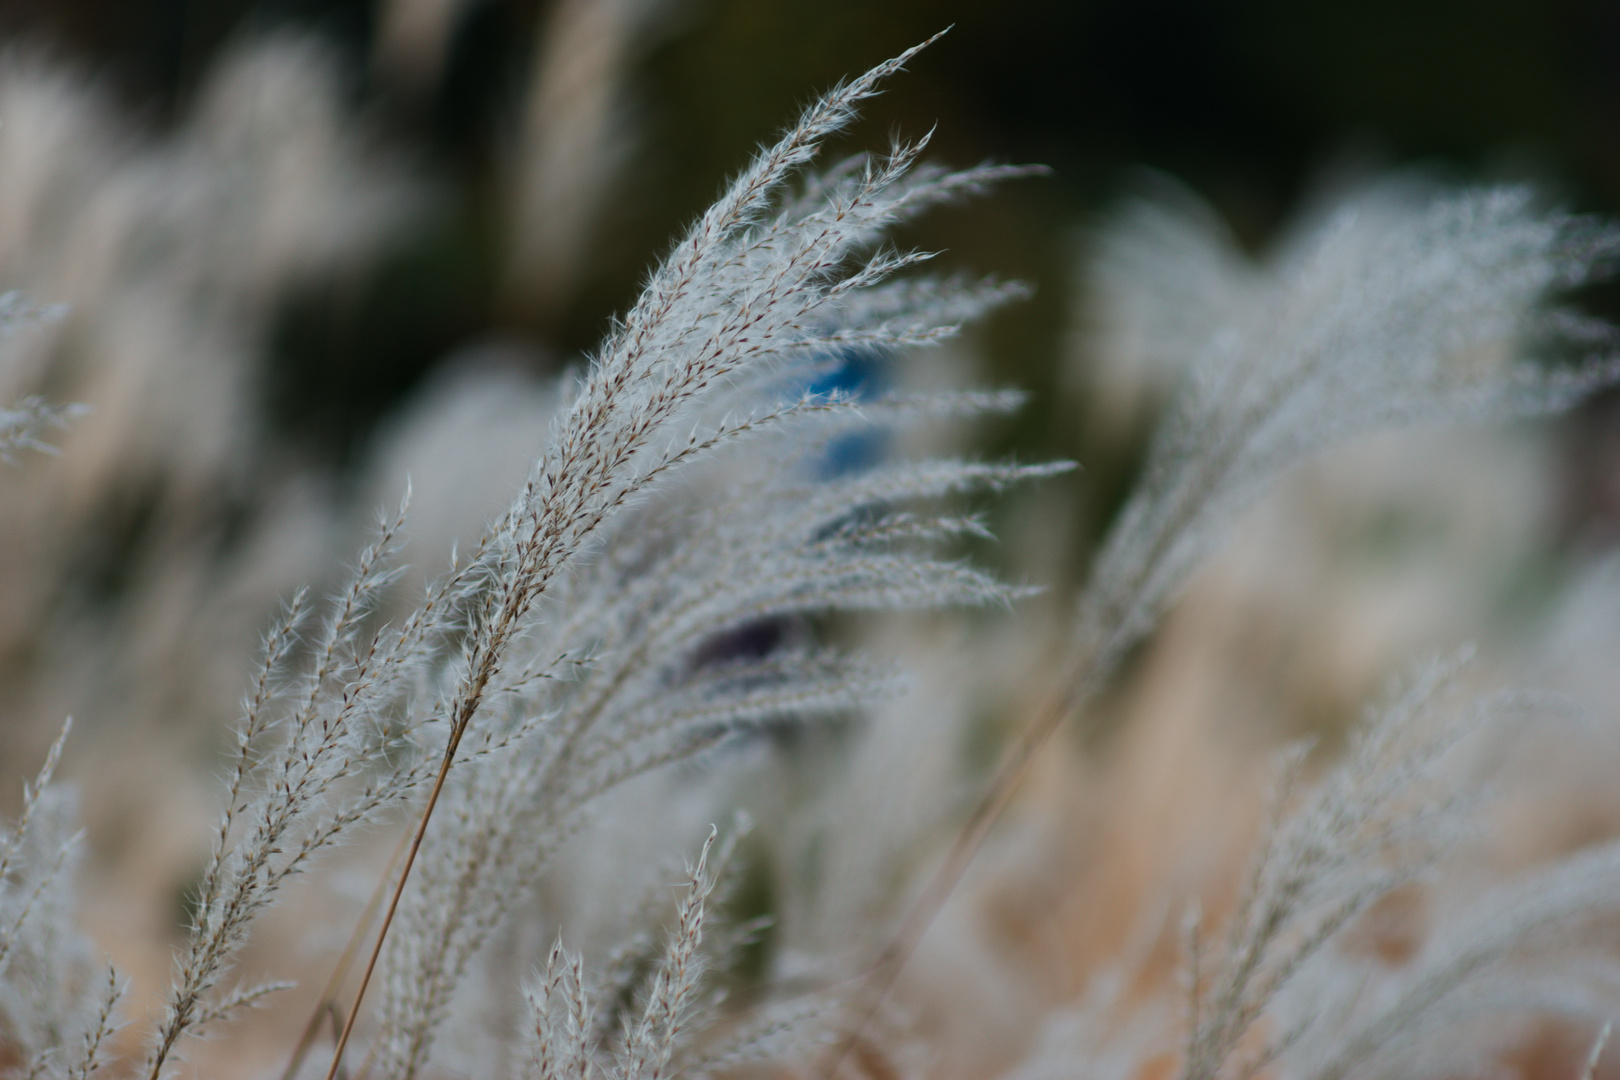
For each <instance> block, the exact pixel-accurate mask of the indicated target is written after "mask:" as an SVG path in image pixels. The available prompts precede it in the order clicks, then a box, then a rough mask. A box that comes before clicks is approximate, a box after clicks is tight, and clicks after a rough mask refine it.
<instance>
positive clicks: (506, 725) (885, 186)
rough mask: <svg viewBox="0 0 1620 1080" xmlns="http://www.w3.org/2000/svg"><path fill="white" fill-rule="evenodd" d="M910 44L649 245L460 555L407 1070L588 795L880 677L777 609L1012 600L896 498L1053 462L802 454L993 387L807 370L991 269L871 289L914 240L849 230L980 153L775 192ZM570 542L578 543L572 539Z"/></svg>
mask: <svg viewBox="0 0 1620 1080" xmlns="http://www.w3.org/2000/svg"><path fill="white" fill-rule="evenodd" d="M909 55H910V54H909V53H908V54H906V56H903V57H901V58H899V59H897V60H896V61H893V62H891V63H889V64H885V65H882V66H880V67H879V68H877V69H874V71H872V72H870V73H868V74H867V75H866V76H863V77H862V78H861V79H858V80H856V81H854V82H852V83H850V84H849V85H847V86H843V87H840V88H838V89H836V90H834V91H833V92H832V93H830V94H829V95H827V96H826V97H825V98H824V99H823V100H822V101H820V102H818V103H817V104H816V105H814V106H812V107H811V108H810V109H809V110H808V111H807V112H806V113H805V115H804V116H803V117H802V118H801V120H800V123H799V124H798V125H797V126H796V127H795V128H794V129H792V130H791V131H790V132H789V133H788V135H787V136H785V137H784V139H783V140H782V141H781V142H780V143H778V144H777V145H776V146H775V147H773V148H771V149H770V150H767V151H765V152H764V153H762V154H761V155H760V156H759V157H758V158H757V159H756V161H755V162H754V164H753V165H752V166H751V167H750V168H749V169H748V170H746V171H745V172H744V174H743V175H742V176H741V177H739V178H738V180H736V181H735V182H734V183H733V184H732V185H731V187H730V188H729V189H728V191H727V192H726V193H725V194H724V195H723V196H722V197H721V199H720V201H719V203H717V204H716V206H715V207H714V208H712V209H711V210H710V211H709V212H708V213H707V214H705V215H704V216H703V218H702V219H700V221H699V222H698V224H697V225H696V226H694V228H693V229H692V230H691V232H689V233H688V235H687V236H686V237H685V238H684V239H683V240H682V241H681V242H680V243H679V244H678V245H677V247H676V249H675V253H674V254H673V255H672V256H671V257H670V259H669V260H667V261H666V262H665V264H664V265H663V266H661V267H660V268H659V269H658V270H657V271H656V272H655V273H654V274H653V277H652V280H651V282H650V283H649V285H648V287H647V290H646V291H645V292H644V293H643V295H642V297H641V299H640V300H639V301H638V302H637V304H636V305H635V307H634V308H633V309H632V311H631V312H630V314H629V315H628V316H626V318H625V319H624V320H623V322H622V323H621V324H620V325H619V327H618V328H617V329H616V331H615V333H614V334H613V335H612V337H611V338H610V339H609V341H608V343H607V344H606V345H604V347H603V348H602V349H601V350H600V352H599V353H598V356H597V359H596V361H595V363H594V364H593V367H592V371H591V374H590V376H589V378H588V379H587V380H586V381H585V383H584V385H583V386H582V387H581V388H580V389H579V392H578V396H577V397H576V399H575V400H574V402H573V403H572V405H571V406H570V407H569V408H568V409H567V410H566V412H565V413H564V415H563V416H562V417H561V418H560V419H559V420H558V422H557V424H556V429H555V435H554V439H553V446H552V449H551V450H550V451H548V453H547V454H546V455H545V456H544V457H542V459H541V461H540V464H539V466H538V467H537V469H536V471H535V473H534V475H533V476H532V477H531V479H530V481H529V483H528V484H527V486H526V488H525V490H524V492H523V495H522V497H521V498H520V499H519V500H518V502H517V503H516V504H515V505H514V506H513V507H512V508H511V509H510V510H509V511H508V512H507V514H506V515H505V517H504V518H503V519H502V520H501V521H500V522H499V523H498V525H497V527H496V529H495V531H494V532H493V533H492V534H491V536H490V537H489V538H488V539H487V540H486V542H485V544H484V545H483V546H482V548H481V549H480V552H479V554H478V555H477V556H476V557H475V558H474V559H473V560H472V562H471V563H470V565H471V566H473V567H475V570H473V571H472V573H473V574H475V575H476V576H477V579H478V580H479V582H480V584H479V588H480V590H481V600H480V605H481V606H480V607H479V608H477V609H476V610H475V611H474V612H473V621H472V625H471V627H470V630H469V633H468V634H467V637H466V641H465V644H464V647H463V655H462V658H461V661H460V663H459V667H458V670H459V672H460V674H459V675H458V679H459V682H458V684H457V686H456V689H455V690H454V692H453V695H452V697H451V699H450V700H451V701H452V702H453V705H452V707H451V709H450V712H449V716H450V719H451V736H450V737H451V740H452V742H453V743H458V742H459V739H460V736H461V733H463V732H465V731H466V730H467V729H468V728H469V727H470V726H471V722H472V718H473V716H474V714H477V715H478V716H479V720H478V729H479V730H478V735H477V736H476V737H475V738H474V739H473V740H472V741H471V742H469V743H467V744H466V745H465V746H458V749H457V751H456V752H457V753H459V754H460V755H461V756H460V757H458V758H457V759H456V760H457V765H456V771H455V772H454V775H453V779H452V780H451V781H450V782H449V783H448V784H447V786H446V788H445V796H444V797H445V799H446V812H445V814H444V815H443V816H442V817H441V818H440V819H439V820H438V822H437V823H436V825H435V828H434V830H433V831H432V832H430V833H429V834H428V838H427V843H426V845H425V848H424V855H423V862H422V865H421V869H420V876H419V879H418V881H417V882H416V883H415V885H414V886H413V888H412V890H410V891H409V892H408V893H406V894H405V896H404V897H403V899H402V903H401V907H400V911H399V919H400V933H399V934H397V935H396V936H395V937H394V938H393V939H392V944H391V946H390V949H389V952H388V953H387V956H386V958H385V967H386V970H387V977H386V988H387V996H386V999H385V1001H384V1004H383V1007H382V1014H383V1036H382V1040H383V1046H384V1048H385V1049H384V1052H383V1054H382V1056H381V1057H380V1059H379V1064H380V1066H381V1067H382V1068H384V1069H385V1071H387V1072H389V1073H391V1074H394V1075H399V1076H412V1075H415V1074H416V1072H417V1071H418V1070H419V1069H420V1068H421V1066H422V1063H423V1062H424V1060H425V1058H426V1055H427V1053H428V1052H429V1050H430V1048H431V1044H432V1038H433V1032H434V1030H435V1029H436V1028H437V1027H438V1026H439V1025H440V1024H441V1023H442V1022H443V1020H444V1018H445V1016H446V1015H447V1010H448V1007H449V1003H450V1000H451V998H452V995H453V994H454V992H455V990H456V987H457V986H458V984H459V983H460V982H461V981H462V979H463V978H464V977H465V974H466V972H467V970H468V965H469V963H470V962H471V960H472V958H473V957H474V956H475V955H476V953H477V951H478V950H479V949H480V948H481V947H482V945H483V944H484V942H485V941H486V940H487V938H488V936H489V934H490V932H491V930H492V929H493V928H494V927H495V926H496V925H498V924H499V922H500V920H501V919H502V918H503V917H504V915H505V912H506V910H507V909H508V907H509V906H510V905H511V904H512V903H513V902H514V900H515V898H517V897H520V896H522V895H524V892H525V890H526V889H527V888H528V887H529V885H530V884H531V883H532V882H533V881H534V879H535V877H536V876H537V874H538V873H539V871H540V868H541V867H542V866H543V864H544V862H545V860H546V859H547V857H548V856H549V855H550V854H551V853H552V852H553V851H555V849H556V847H557V845H558V844H560V842H561V841H562V840H563V839H564V838H565V837H566V836H567V835H569V833H570V832H571V831H572V829H573V828H574V826H575V824H577V822H578V820H579V818H578V815H579V814H580V812H581V811H582V810H583V809H584V808H585V807H586V805H587V804H588V803H589V802H590V801H591V800H592V799H594V798H595V797H596V796H598V795H600V794H601V793H603V792H605V791H607V790H609V789H610V788H612V787H614V786H616V785H617V784H620V783H622V782H624V781H625V780H628V779H630V778H632V777H634V776H637V775H639V774H641V773H643V772H645V771H646V770H648V769H651V768H654V767H657V766H660V765H663V764H667V763H669V762H673V761H677V760H681V759H683V758H689V757H692V756H693V755H696V754H699V753H702V752H704V751H706V750H708V749H710V748H711V747H714V746H717V745H720V744H722V743H724V742H726V741H728V740H731V739H734V738H736V737H738V736H739V735H741V734H744V733H746V732H748V731H750V730H755V729H757V728H758V727H760V726H761V725H763V724H767V723H774V722H781V721H785V720H789V719H797V720H803V719H808V718H814V717H818V716H827V715H833V714H837V713H841V712H847V711H849V710H851V709H853V708H856V707H858V706H860V705H861V704H863V703H865V702H866V701H869V700H871V699H872V698H873V697H874V696H875V695H877V694H880V693H881V692H882V691H883V688H884V686H885V685H886V683H887V681H888V675H887V674H886V673H884V672H880V671H876V670H873V669H872V668H871V667H870V665H868V664H865V663H862V662H859V661H857V660H855V659H854V658H851V657H845V656H841V655H839V654H837V653H836V652H832V651H828V650H825V649H821V648H817V647H815V646H814V645H813V644H812V643H811V641H810V640H809V639H808V638H804V637H803V635H802V634H796V633H795V631H794V627H795V626H796V625H798V621H799V620H802V618H803V617H805V616H809V615H816V614H820V613H824V612H831V611H862V610H872V609H900V608H918V607H936V606H940V605H948V604H962V603H968V604H973V603H999V602H1004V601H1006V600H1008V599H1011V598H1012V597H1014V596H1016V595H1018V593H1019V590H1016V589H1010V588H1009V587H1007V586H1005V585H1002V584H1000V583H998V582H996V581H994V580H993V579H992V578H990V577H988V576H986V575H985V574H983V573H981V572H979V571H977V570H974V569H972V568H971V567H968V566H966V565H964V564H961V563H959V562H957V561H955V560H950V559H941V558H937V557H932V558H931V557H928V555H927V551H928V549H929V548H930V547H933V546H934V545H936V544H938V543H939V542H940V541H949V540H950V539H952V538H953V537H957V536H961V535H964V534H972V533H978V532H981V531H982V526H981V525H980V524H979V523H978V522H977V521H976V520H974V519H972V518H966V517H960V516H955V515H952V514H950V513H939V512H920V511H921V508H922V506H924V505H926V504H927V503H929V502H937V501H938V500H940V499H948V498H950V497H953V496H956V495H958V494H960V493H963V492H970V491H974V490H983V489H988V488H995V487H999V486H1001V485H1004V484H1007V483H1011V482H1014V481H1018V480H1021V479H1025V478H1028V477H1032V476H1036V475H1041V474H1044V473H1047V472H1050V471H1053V468H1062V467H1063V466H1057V467H1047V466H1043V467H1038V468H1029V467H1020V466H1013V465H983V464H976V463H969V462H949V461H933V462H922V463H895V464H888V465H883V466H880V467H876V468H872V469H869V470H867V471H864V472H854V473H851V474H847V475H843V476H834V477H831V478H829V477H827V476H826V475H824V472H825V467H824V466H823V465H822V460H823V454H822V448H823V447H825V446H826V445H827V444H828V443H829V442H830V441H831V440H833V439H835V438H836V437H838V436H839V435H841V434H843V433H846V432H848V431H850V430H852V429H856V428H861V427H867V426H870V425H871V424H872V423H874V422H878V421H882V422H886V423H888V424H890V425H894V424H903V423H911V422H917V421H919V420H924V419H927V418H929V417H934V416H939V415H942V414H943V415H960V414H971V413H974V412H980V411H984V410H985V409H996V408H1007V407H1010V406H1011V405H1012V404H1014V403H1015V399H1013V398H1010V397H1008V396H1006V395H963V396H960V397H955V398H952V397H949V396H942V397H935V398H927V399H905V398H893V399H878V400H875V401H871V402H854V401H851V400H849V399H847V398H844V397H841V396H839V395H837V394H826V393H816V392H813V391H811V390H809V389H807V387H811V386H813V385H814V383H815V382H816V380H818V379H819V378H822V377H823V376H825V375H826V374H827V373H828V372H829V371H832V370H836V368H837V367H838V366H839V365H840V364H841V363H842V362H843V360H842V357H843V355H844V352H843V351H844V350H847V349H851V348H855V347H857V346H859V347H861V348H868V349H870V348H883V349H890V348H896V347H901V346H905V345H910V344H920V343H926V342H928V341H933V340H936V339H938V338H940V337H942V336H945V335H947V334H949V333H951V332H953V331H954V330H955V328H956V325H957V321H958V320H960V319H962V318H964V317H968V316H971V315H973V314H976V313H978V312H979V311H982V310H984V309H985V308H987V307H988V306H991V305H993V304H995V303H997V302H1000V301H1001V300H1003V299H1004V298H1005V297H1006V296H1007V295H1009V292H1010V290H1009V289H1008V288H1007V287H1005V286H1002V285H999V284H996V283H994V282H988V283H982V284H977V283H965V282H960V281H958V282H948V283H933V284H921V283H913V282H909V281H908V282H903V283H898V284H894V283H891V284H885V283H884V279H886V278H887V277H888V275H889V274H891V273H892V272H894V271H895V270H898V269H900V268H903V267H905V266H907V265H910V264H912V263H914V262H916V261H918V260H919V259H920V258H921V256H917V255H912V254H905V253H895V252H889V251H883V250H879V251H878V252H877V253H876V254H871V253H870V251H871V249H872V248H873V246H874V245H875V244H876V242H877V240H878V237H879V235H880V233H881V230H882V229H884V228H885V227H887V226H888V225H890V224H892V223H893V222H894V221H896V220H898V219H900V218H902V217H904V216H907V215H909V214H912V213H915V212H916V211H918V210H920V209H921V208H923V207H925V206H928V205H931V204H933V203H937V202H939V201H940V200H942V199H945V198H948V197H954V196H955V195H957V194H959V193H961V192H963V191H969V190H973V189H976V188H978V187H980V186H982V185H983V184H985V183H988V182H989V181H991V180H993V179H995V178H997V177H999V176H1002V175H1005V174H1006V173H1007V170H1001V169H976V170H970V171H968V172H966V173H944V172H938V171H931V170H913V169H912V166H913V163H914V161H915V158H916V155H917V154H918V153H919V152H920V150H921V145H914V146H904V147H900V148H897V149H896V150H895V151H894V152H893V153H892V154H891V155H890V156H889V157H888V158H887V159H883V160H881V161H869V160H866V159H857V160H855V161H854V162H851V163H846V164H845V165H843V166H840V167H839V168H837V169H835V170H833V171H832V172H831V173H830V174H829V175H828V176H825V177H822V178H818V179H816V180H814V181H812V182H811V183H810V184H809V185H808V189H807V190H806V191H805V192H804V193H801V194H798V195H796V196H789V195H787V194H786V193H785V190H784V185H785V183H786V181H787V180H788V178H789V177H790V176H791V175H792V174H793V172H794V171H795V170H796V169H797V168H798V167H800V166H802V165H803V164H804V163H805V162H807V161H808V160H809V158H810V156H811V154H812V153H813V151H814V149H815V147H816V144H817V143H818V142H819V141H820V140H821V139H823V138H825V137H826V136H827V135H828V134H830V133H831V132H833V131H835V130H837V128H838V127H839V126H841V125H842V124H843V123H844V122H845V121H847V119H848V118H849V116H850V115H852V110H853V108H854V106H855V105H856V104H857V103H858V102H859V101H861V100H862V99H863V98H865V97H866V96H868V95H870V94H871V93H872V92H874V89H875V86H876V83H877V81H878V80H879V79H881V78H882V77H883V76H885V75H887V74H889V73H890V72H892V71H893V70H895V69H896V68H897V67H898V66H899V64H900V62H901V61H903V60H904V59H906V57H907V56H909ZM677 470H680V475H681V476H682V477H683V481H682V485H681V487H680V488H679V489H674V490H672V489H671V488H670V486H669V485H668V483H667V481H668V480H669V479H672V478H673V477H674V476H675V475H676V473H677ZM660 484H661V485H663V491H662V493H660V494H659V495H657V496H654V495H653V489H654V487H655V485H660ZM589 551H595V552H597V553H599V554H597V555H595V556H593V557H590V558H582V555H584V554H586V553H587V552H589ZM801 638H803V640H800V639H801Z"/></svg>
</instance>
